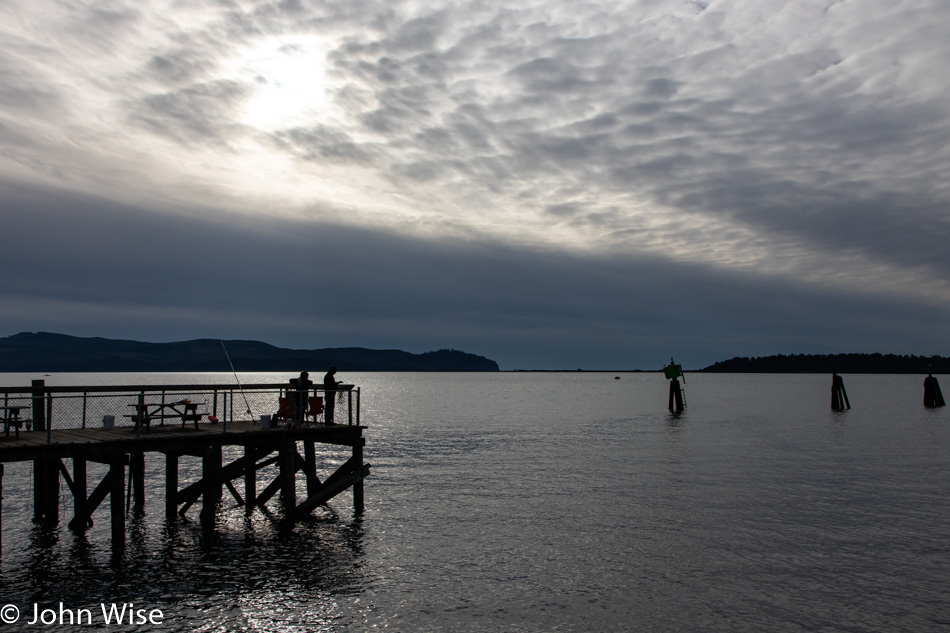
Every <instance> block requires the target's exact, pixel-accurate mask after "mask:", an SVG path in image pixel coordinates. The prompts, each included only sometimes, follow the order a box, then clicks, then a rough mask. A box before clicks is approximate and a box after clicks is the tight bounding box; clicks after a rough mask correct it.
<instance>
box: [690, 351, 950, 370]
mask: <svg viewBox="0 0 950 633" xmlns="http://www.w3.org/2000/svg"><path fill="white" fill-rule="evenodd" d="M702 371H704V372H721V373H727V372H728V373H782V374H807V373H815V374H818V373H831V372H833V371H836V372H838V373H839V374H927V373H931V372H933V373H935V374H946V373H950V358H944V357H943V356H915V355H913V354H911V355H898V354H788V355H786V354H775V355H773V356H757V357H749V356H736V357H735V358H731V359H729V360H723V361H719V362H718V363H714V364H712V365H710V366H709V367H706V368H704V369H703V370H702Z"/></svg>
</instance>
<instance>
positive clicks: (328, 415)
mask: <svg viewBox="0 0 950 633" xmlns="http://www.w3.org/2000/svg"><path fill="white" fill-rule="evenodd" d="M334 376H336V367H331V368H330V371H328V372H327V374H326V376H324V377H323V390H324V391H325V392H326V393H325V394H324V395H325V397H326V402H325V405H326V406H325V407H324V409H323V423H324V424H326V425H330V424H333V410H334V408H336V392H337V390H336V388H337V386H338V385H340V384H341V383H342V381H338V380H336V379H335V378H334Z"/></svg>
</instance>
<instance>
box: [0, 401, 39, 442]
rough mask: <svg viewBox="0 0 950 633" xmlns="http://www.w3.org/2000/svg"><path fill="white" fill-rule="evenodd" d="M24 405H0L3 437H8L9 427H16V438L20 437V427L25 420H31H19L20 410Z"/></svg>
mask: <svg viewBox="0 0 950 633" xmlns="http://www.w3.org/2000/svg"><path fill="white" fill-rule="evenodd" d="M25 408H26V407H24V406H22V405H0V422H2V423H3V435H4V437H10V427H11V426H12V427H13V428H14V429H16V439H20V429H21V428H23V424H24V423H26V422H32V420H21V419H20V410H21V409H25Z"/></svg>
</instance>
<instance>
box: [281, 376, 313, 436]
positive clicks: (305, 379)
mask: <svg viewBox="0 0 950 633" xmlns="http://www.w3.org/2000/svg"><path fill="white" fill-rule="evenodd" d="M290 384H291V385H293V387H294V388H293V389H288V390H287V400H288V402H289V403H290V407H291V409H292V410H293V412H294V425H295V426H297V425H299V424H300V423H301V422H302V421H303V414H304V411H305V410H306V409H307V399H308V398H309V396H310V387H312V386H313V381H311V380H310V374H309V373H307V372H305V371H302V372H300V378H296V379H295V378H291V379H290Z"/></svg>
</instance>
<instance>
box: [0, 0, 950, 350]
mask: <svg viewBox="0 0 950 633" xmlns="http://www.w3.org/2000/svg"><path fill="white" fill-rule="evenodd" d="M948 25H950V3H947V2H944V1H943V0H932V1H928V0H913V1H900V0H889V1H878V0H862V1H861V2H853V1H833V0H799V1H796V2H785V1H782V0H733V1H730V2H715V1H710V2H700V1H698V0H696V1H686V0H669V1H662V2H661V1H659V0H643V1H639V2H627V3H624V2H619V1H596V2H573V1H571V2H567V1H547V2H545V1H538V2H505V3H503V4H502V3H494V2H477V1H476V2H441V3H440V2H424V3H417V2H393V1H391V0H386V1H385V2H383V1H380V2H375V1H373V0H366V1H359V0H357V1H355V2H346V3H343V2H340V3H332V4H325V3H318V2H307V1H306V0H296V1H293V0H291V1H287V2H281V3H267V2H251V1H244V2H228V1H225V0H221V1H218V2H167V1H157V0H156V1H137V2H131V1H124V0H116V1H113V2H102V1H97V2H92V1H89V2H87V1H84V0H71V1H69V2H52V1H45V0H39V1H36V0H30V1H29V2H27V1H26V0H22V1H21V0H6V1H5V2H4V3H3V4H2V5H0V194H2V201H0V205H2V206H0V212H2V214H3V218H4V224H5V225H6V226H5V228H4V230H3V233H2V237H0V247H2V252H0V262H2V264H3V270H4V273H5V274H4V275H3V276H2V279H0V300H2V301H3V305H4V308H3V310H2V312H0V329H2V330H4V331H0V334H10V333H13V332H16V331H19V330H38V329H46V330H54V331H61V332H65V333H72V334H82V335H101V336H122V337H128V338H137V339H140V340H181V339H187V338H196V337H199V336H221V337H226V338H234V337H240V338H254V339H261V340H266V341H269V342H272V343H275V344H280V345H287V346H291V347H299V348H310V347H324V346H342V345H361V346H367V347H398V348H403V349H408V350H409V351H426V350H428V349H435V348H438V347H446V346H447V347H459V348H462V349H465V350H466V351H471V352H475V353H480V354H484V355H486V356H489V357H492V358H494V359H496V360H498V361H499V363H500V364H501V365H502V366H503V367H504V368H531V367H544V368H551V367H577V366H581V367H585V368H598V367H611V368H621V367H643V368H652V367H657V366H659V365H660V364H662V362H663V361H664V360H666V359H668V357H669V356H670V355H675V356H677V357H678V359H682V360H684V361H685V362H687V363H692V364H694V365H704V364H708V363H711V362H714V361H715V360H719V359H722V358H727V357H730V356H733V355H746V354H754V355H760V354H770V353H780V352H781V353H790V352H826V351H831V352H835V351H881V352H896V353H918V354H950V341H948V337H947V335H946V327H945V323H946V322H947V317H948V316H950V266H948V264H950V249H948V248H947V244H948V241H950V239H948V238H950V218H948V209H950V204H948V203H950V178H948V174H950V74H948V73H947V72H946V71H945V67H946V63H947V62H948V61H950V43H948V42H950V26H948Z"/></svg>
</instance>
